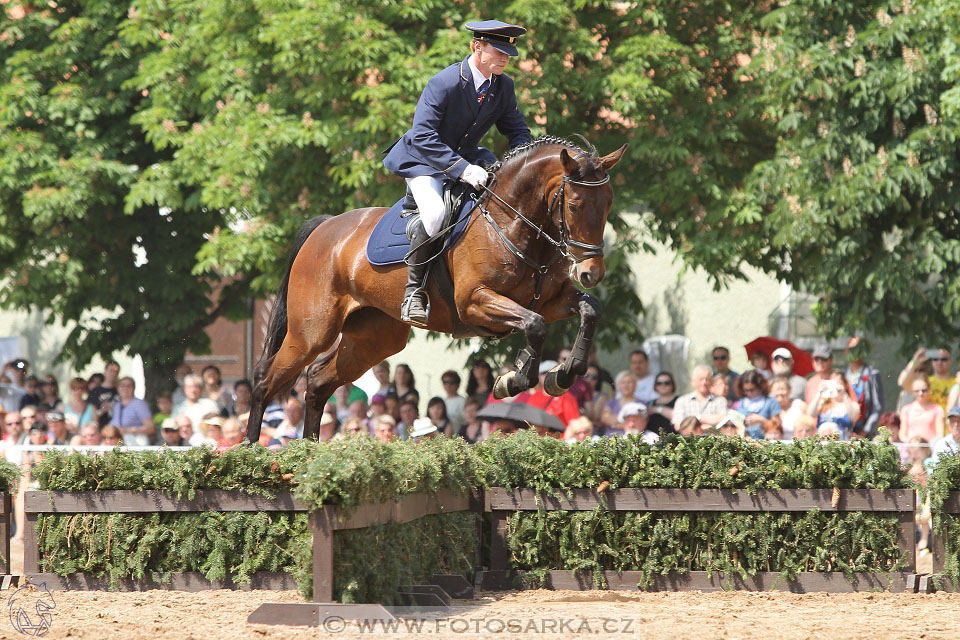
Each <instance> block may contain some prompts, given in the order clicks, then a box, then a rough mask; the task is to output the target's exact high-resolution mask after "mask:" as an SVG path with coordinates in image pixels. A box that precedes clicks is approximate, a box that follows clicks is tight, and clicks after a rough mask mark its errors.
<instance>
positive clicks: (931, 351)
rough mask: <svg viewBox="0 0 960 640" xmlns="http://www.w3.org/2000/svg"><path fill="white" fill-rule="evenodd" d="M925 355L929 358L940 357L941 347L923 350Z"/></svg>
mask: <svg viewBox="0 0 960 640" xmlns="http://www.w3.org/2000/svg"><path fill="white" fill-rule="evenodd" d="M923 355H925V356H926V357H927V358H928V359H930V360H933V359H934V358H939V357H940V350H939V349H927V350H926V351H924V352H923Z"/></svg>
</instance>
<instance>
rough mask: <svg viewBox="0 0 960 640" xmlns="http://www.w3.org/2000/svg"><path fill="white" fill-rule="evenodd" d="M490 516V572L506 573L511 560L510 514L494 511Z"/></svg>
mask: <svg viewBox="0 0 960 640" xmlns="http://www.w3.org/2000/svg"><path fill="white" fill-rule="evenodd" d="M490 516H491V518H490V520H491V530H490V570H491V571H505V570H506V569H507V568H508V566H509V558H510V549H509V547H508V546H507V528H508V527H507V525H508V521H509V518H510V512H509V511H492V512H491V513H490Z"/></svg>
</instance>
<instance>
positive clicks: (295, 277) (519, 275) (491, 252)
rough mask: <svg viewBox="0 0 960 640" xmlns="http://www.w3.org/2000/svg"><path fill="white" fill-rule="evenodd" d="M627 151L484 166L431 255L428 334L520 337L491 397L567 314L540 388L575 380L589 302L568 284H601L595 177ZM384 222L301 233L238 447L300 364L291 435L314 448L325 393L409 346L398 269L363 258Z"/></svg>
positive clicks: (352, 221)
mask: <svg viewBox="0 0 960 640" xmlns="http://www.w3.org/2000/svg"><path fill="white" fill-rule="evenodd" d="M587 146H590V145H587ZM626 148H627V145H623V146H622V147H620V148H619V149H617V150H616V151H614V152H612V153H610V154H609V155H606V156H602V157H600V156H598V154H597V152H596V150H595V149H593V148H592V147H590V149H589V150H584V149H581V148H580V147H578V146H576V145H574V144H573V143H571V142H569V141H567V140H564V139H562V138H556V137H548V136H544V137H540V138H538V139H536V140H534V141H532V142H529V143H526V144H523V145H520V146H518V147H516V148H514V149H512V150H511V151H509V152H508V153H507V154H506V155H505V156H504V159H503V161H502V162H500V163H498V166H495V167H494V168H493V170H492V173H493V181H492V184H491V185H490V186H489V188H485V189H484V192H485V193H483V194H482V197H481V198H480V199H479V201H478V204H477V206H476V207H475V208H474V210H473V211H472V212H471V213H470V216H471V218H470V221H469V222H468V224H467V229H466V231H465V233H464V235H463V236H462V238H461V239H460V241H459V242H458V243H457V244H456V245H454V246H453V247H452V248H451V249H450V250H448V251H447V253H446V254H445V255H444V256H442V258H439V259H443V260H445V261H446V263H447V267H448V268H449V271H450V275H451V277H452V279H453V282H454V299H455V301H456V307H457V308H456V309H451V308H449V305H447V304H444V303H441V304H437V302H442V301H443V298H442V297H441V294H440V293H439V290H438V289H437V286H436V284H435V283H434V282H433V280H434V279H431V282H430V285H429V289H428V292H429V294H430V299H431V300H432V301H433V302H434V304H433V305H432V306H433V308H432V310H431V312H430V320H429V324H428V326H427V328H428V329H432V330H434V331H440V332H443V333H453V332H455V331H457V330H459V332H458V333H457V335H458V336H459V337H466V336H469V335H483V336H501V337H502V336H504V335H508V334H510V333H513V332H515V331H523V332H524V334H525V335H526V339H527V346H526V347H525V348H524V349H522V350H521V351H520V353H519V355H518V357H517V360H516V369H517V370H516V371H511V372H509V373H507V374H505V375H503V376H500V377H499V378H498V379H497V381H496V384H495V385H494V390H493V393H494V396H495V397H496V398H505V397H508V396H514V395H516V394H518V393H520V392H521V391H523V390H526V389H529V388H531V387H533V386H534V385H536V384H537V382H538V375H539V374H538V369H539V366H540V357H541V350H542V348H543V343H544V340H545V339H546V333H547V331H546V323H549V322H555V321H557V320H562V319H564V318H569V317H570V316H573V315H575V314H579V315H580V331H579V333H578V335H577V339H576V341H575V343H574V346H573V349H572V353H571V355H570V357H569V358H567V360H566V361H565V362H564V363H563V364H561V365H558V366H556V367H554V369H552V370H551V371H550V372H549V373H548V374H547V379H546V382H545V384H544V388H545V389H546V391H547V392H548V393H550V394H553V395H560V394H561V393H563V392H564V390H566V389H568V388H570V386H571V385H572V384H573V382H574V379H575V377H576V376H577V375H580V374H582V373H584V372H585V371H586V367H587V354H588V352H589V350H590V345H591V343H592V342H593V336H594V333H595V331H596V328H597V322H598V320H599V317H600V303H599V301H598V300H597V299H596V298H595V297H594V296H592V295H590V294H587V293H584V292H583V291H581V290H580V289H578V288H577V286H576V284H575V282H574V279H576V282H577V283H579V284H580V285H582V286H583V287H584V288H591V287H595V286H596V285H597V284H599V283H600V281H601V280H603V276H604V269H605V266H604V261H603V232H604V226H605V225H606V221H607V214H608V213H609V211H610V206H611V205H612V204H613V188H612V187H611V186H610V176H609V174H608V173H607V172H608V171H609V170H610V169H611V168H612V167H613V166H614V165H615V164H617V162H619V160H620V157H621V156H622V155H623V152H624V150H626ZM386 211H387V209H385V208H383V207H370V208H364V209H355V210H353V211H348V212H346V213H342V214H340V215H338V216H320V217H317V218H313V219H312V220H309V221H307V222H306V223H304V224H303V226H302V227H301V228H300V231H299V232H298V234H297V237H296V239H295V240H294V245H293V248H292V251H291V258H290V265H289V267H288V269H287V273H286V276H285V277H284V280H283V283H282V285H281V287H280V291H279V293H278V295H277V298H276V301H275V302H274V305H273V310H272V314H271V319H270V326H269V329H268V334H267V336H266V339H265V342H264V351H263V358H262V359H261V361H260V362H259V364H258V365H257V367H256V369H255V371H254V387H253V397H252V402H251V409H250V417H249V420H248V422H247V430H246V440H248V441H249V442H256V441H257V440H258V438H259V436H260V423H261V421H262V419H263V412H264V406H265V403H266V402H267V401H268V400H269V399H270V398H272V397H273V396H274V395H275V394H277V393H279V392H285V391H288V390H289V389H290V387H291V386H292V384H293V382H294V380H295V379H296V377H297V375H298V374H299V373H300V372H301V371H302V370H303V369H304V368H305V367H306V368H307V393H306V401H307V403H306V415H305V418H304V433H303V435H304V437H305V438H307V437H313V438H316V437H317V432H318V429H319V423H320V417H321V414H322V411H323V407H324V405H325V404H326V402H327V400H328V399H329V398H330V396H331V395H332V394H333V392H334V390H335V389H336V388H337V387H339V386H341V385H343V384H344V383H346V382H352V381H354V380H356V379H357V378H359V377H360V376H361V375H362V374H363V373H364V372H365V371H367V370H368V369H370V368H371V367H372V366H373V365H375V364H377V363H379V362H381V361H382V360H384V359H386V358H387V357H388V356H391V355H393V354H395V353H397V352H399V351H400V350H401V349H403V348H404V346H405V345H406V344H407V338H408V337H409V335H410V329H411V327H410V325H408V324H406V323H404V322H401V321H400V303H401V301H402V299H403V293H404V284H405V283H406V277H407V266H406V265H405V264H403V263H400V264H396V265H390V266H386V267H382V266H381V267H376V266H372V265H371V264H370V263H369V262H368V261H367V259H366V252H365V247H366V242H367V239H368V238H369V237H370V233H371V232H372V231H373V228H374V226H375V225H376V223H377V222H378V221H379V220H380V218H381V217H382V216H383V214H384V213H385V212H386ZM464 325H466V326H467V327H468V328H469V329H470V331H467V332H466V333H465V332H464V330H463V327H464ZM311 363H312V364H311Z"/></svg>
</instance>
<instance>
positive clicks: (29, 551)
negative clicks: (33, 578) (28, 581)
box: [23, 511, 40, 575]
mask: <svg viewBox="0 0 960 640" xmlns="http://www.w3.org/2000/svg"><path fill="white" fill-rule="evenodd" d="M38 515H39V514H37V513H30V512H29V511H28V512H27V513H26V514H25V516H24V520H25V522H24V523H23V573H24V574H25V575H29V574H31V573H40V544H39V540H37V516H38Z"/></svg>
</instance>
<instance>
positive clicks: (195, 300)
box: [0, 1, 246, 381]
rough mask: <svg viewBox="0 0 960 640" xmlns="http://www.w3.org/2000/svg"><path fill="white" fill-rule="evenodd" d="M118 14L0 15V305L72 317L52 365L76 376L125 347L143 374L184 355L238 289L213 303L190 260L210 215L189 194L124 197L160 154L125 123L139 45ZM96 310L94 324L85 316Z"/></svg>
mask: <svg viewBox="0 0 960 640" xmlns="http://www.w3.org/2000/svg"><path fill="white" fill-rule="evenodd" d="M127 19H128V17H127V7H126V6H125V5H124V4H123V3H118V2H105V1H95V2H87V3H68V4H66V5H63V6H60V5H57V4H54V3H50V4H48V3H46V2H35V3H30V2H27V3H16V4H15V5H6V11H5V14H4V19H3V22H2V24H0V52H2V53H0V57H2V58H3V60H4V64H3V65H2V68H0V126H2V127H3V131H4V135H3V136H0V277H2V278H3V279H4V280H5V281H6V282H7V286H4V287H3V288H2V290H0V304H3V305H4V306H6V307H19V308H26V307H28V306H32V305H35V306H37V307H40V308H43V309H47V310H50V311H52V312H53V313H52V314H51V316H50V319H51V322H52V321H54V320H61V321H72V322H74V323H76V324H75V327H74V328H73V330H72V331H71V333H70V335H69V337H68V338H67V341H66V345H65V347H64V354H63V355H64V356H66V357H69V358H71V359H73V360H74V361H75V363H76V364H77V365H78V366H81V365H83V364H85V363H86V362H88V361H89V360H90V358H91V357H93V356H94V355H96V354H101V355H104V356H110V355H111V354H112V353H113V352H114V351H120V350H123V349H125V348H129V351H130V353H140V354H141V355H142V356H143V358H144V361H145V365H146V367H147V369H148V381H152V380H151V378H152V377H154V376H151V375H150V374H151V373H152V372H156V371H158V370H160V369H163V368H165V367H172V366H174V365H175V364H176V363H178V362H180V361H181V360H182V359H183V355H184V353H185V351H186V350H187V349H188V348H189V349H193V350H195V351H202V350H203V349H205V348H206V346H207V343H208V339H207V336H206V334H204V332H203V331H202V329H203V328H204V327H205V326H207V324H209V323H210V322H211V321H212V320H213V319H215V318H216V317H218V316H219V315H220V314H221V313H222V312H224V311H230V310H232V309H231V305H232V304H235V303H236V302H238V300H237V299H236V298H235V297H234V296H233V295H232V294H234V293H235V292H236V291H238V290H240V291H243V290H245V289H246V283H245V281H244V280H243V279H242V278H241V279H238V280H237V281H236V282H235V284H233V285H232V286H230V287H227V288H226V290H225V295H224V296H223V297H222V298H221V303H218V304H213V303H212V302H211V298H210V296H211V292H212V287H211V284H210V283H209V282H208V280H207V279H206V278H198V277H195V276H193V275H192V272H193V269H194V267H195V265H196V260H195V257H194V256H195V254H196V252H197V251H198V250H199V249H200V247H201V246H203V244H204V243H205V241H206V234H207V233H209V232H210V231H212V230H213V228H214V227H215V226H216V224H217V223H218V222H219V220H220V217H221V216H220V214H219V213H218V212H216V211H214V210H211V209H208V208H205V207H203V206H202V204H201V201H200V194H199V193H198V192H197V190H196V189H193V188H191V187H189V186H188V185H185V184H181V185H170V184H168V185H166V190H165V191H164V192H163V193H162V194H157V196H156V198H154V199H153V201H147V199H145V198H142V197H137V196H136V194H137V193H140V192H142V190H143V186H142V185H143V184H144V183H146V182H149V178H150V176H151V175H153V174H155V173H157V172H163V171H165V169H164V166H163V163H164V162H165V161H166V160H168V159H169V158H170V157H171V151H170V150H167V149H162V148H159V147H157V146H155V145H154V144H152V142H151V141H150V140H148V139H147V136H146V135H145V133H144V132H143V131H142V130H141V129H140V128H139V127H138V126H137V125H136V124H135V123H134V122H133V120H134V118H135V116H136V114H137V113H138V112H139V111H140V110H141V109H142V108H143V106H144V104H145V103H146V102H147V101H148V100H149V98H148V97H147V96H148V92H145V91H142V90H140V89H138V88H137V87H135V86H134V85H133V83H132V79H133V78H134V76H135V75H136V73H137V70H138V67H139V64H140V60H141V59H142V57H143V55H144V54H145V51H146V48H147V47H145V46H140V45H138V44H136V43H132V42H131V41H130V40H129V39H126V38H124V37H123V36H122V31H123V28H124V25H125V24H126V21H127ZM94 309H100V310H101V313H100V314H97V315H95V314H92V313H91V311H92V310H94Z"/></svg>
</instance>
